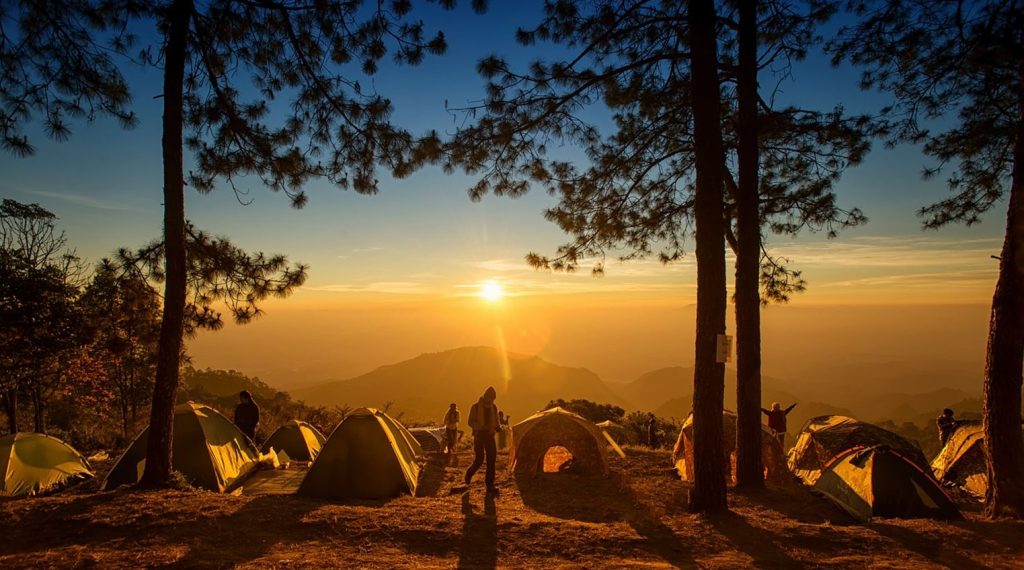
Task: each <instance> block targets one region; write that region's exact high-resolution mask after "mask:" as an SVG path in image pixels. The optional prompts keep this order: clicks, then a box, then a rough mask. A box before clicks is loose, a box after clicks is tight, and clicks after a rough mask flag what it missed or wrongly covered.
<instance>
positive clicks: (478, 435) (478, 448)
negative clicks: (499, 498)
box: [466, 387, 498, 493]
mask: <svg viewBox="0 0 1024 570" xmlns="http://www.w3.org/2000/svg"><path fill="white" fill-rule="evenodd" d="M497 397H498V393H497V392H495V391H494V388H493V387H491V388H487V391H486V392H484V395H483V396H482V397H481V398H480V401H478V402H477V403H475V404H473V407H472V408H470V409H469V427H470V429H472V430H473V454H474V457H473V464H472V465H470V466H469V469H468V470H467V471H466V485H469V482H470V481H471V480H472V479H473V475H474V474H476V472H477V470H478V469H480V466H481V465H482V464H483V462H484V459H485V458H486V459H487V474H486V477H485V481H486V483H487V492H488V493H497V492H498V489H497V487H495V486H494V463H495V461H496V460H497V456H498V449H497V446H496V445H495V442H494V434H495V432H497V431H498V407H497V406H495V405H494V400H495V399H496V398H497Z"/></svg>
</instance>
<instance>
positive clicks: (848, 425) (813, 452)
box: [789, 416, 928, 485]
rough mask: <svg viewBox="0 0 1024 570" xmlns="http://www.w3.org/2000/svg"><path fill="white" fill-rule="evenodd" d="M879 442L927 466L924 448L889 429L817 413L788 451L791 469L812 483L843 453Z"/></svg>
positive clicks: (809, 483)
mask: <svg viewBox="0 0 1024 570" xmlns="http://www.w3.org/2000/svg"><path fill="white" fill-rule="evenodd" d="M876 445H887V446H889V448H890V449H893V450H895V451H896V452H898V453H900V454H901V455H903V456H904V457H906V458H908V459H909V460H910V461H912V462H913V463H914V464H915V465H928V460H927V459H925V457H924V453H923V452H922V451H921V448H919V447H918V446H917V445H915V444H913V443H911V442H909V441H907V440H906V439H904V438H902V437H900V436H899V435H897V434H895V433H893V432H891V431H889V430H887V429H884V428H880V427H878V426H876V425H874V424H869V423H866V422H862V421H859V420H855V419H853V418H848V417H846V416H818V417H815V418H811V419H809V420H807V423H805V424H804V427H803V429H801V430H800V435H799V436H797V440H796V444H794V445H793V448H792V449H790V450H789V469H790V470H791V471H792V472H793V474H795V475H796V476H798V477H800V479H802V480H803V481H804V482H805V483H807V484H808V485H813V484H814V482H815V481H817V479H818V476H819V475H820V474H821V471H822V469H824V468H825V465H827V464H828V463H829V462H831V461H832V459H833V458H835V457H836V456H837V455H839V454H840V453H842V452H844V451H846V450H848V449H851V448H854V447H873V446H876Z"/></svg>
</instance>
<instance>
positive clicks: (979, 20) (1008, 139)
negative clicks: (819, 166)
mask: <svg viewBox="0 0 1024 570" xmlns="http://www.w3.org/2000/svg"><path fill="white" fill-rule="evenodd" d="M850 7H851V9H852V11H853V13H854V16H855V17H856V21H855V23H854V24H852V25H850V26H848V27H846V28H844V29H843V30H841V32H840V33H839V34H838V37H837V38H836V39H835V40H834V41H833V42H832V44H831V49H832V51H833V53H834V58H835V61H836V62H837V63H838V62H840V61H843V60H849V61H852V62H853V63H854V64H857V65H861V66H864V67H865V70H864V72H863V75H862V85H863V87H865V88H879V89H882V90H885V91H887V92H889V93H891V94H892V95H893V98H894V99H893V103H892V106H891V107H890V108H888V109H886V111H887V113H888V114H889V117H890V121H891V122H890V125H889V126H890V131H889V134H890V136H891V139H890V142H893V143H896V142H901V141H909V142H915V143H921V144H922V145H923V150H924V152H925V154H926V155H928V156H931V157H933V158H934V159H935V160H936V161H937V163H938V165H937V166H935V167H933V168H929V169H927V170H926V171H925V174H926V177H932V176H936V175H938V174H939V173H940V172H941V170H942V169H943V168H944V167H946V166H949V165H955V168H954V170H953V171H952V172H951V173H949V174H948V176H947V181H948V184H949V188H950V190H951V191H952V192H953V196H951V197H949V198H947V199H945V200H942V201H940V202H938V203H936V204H933V205H931V206H927V207H925V208H922V209H921V211H920V215H921V216H922V217H923V218H924V227H925V228H929V229H934V228H940V227H942V226H945V225H947V224H952V223H964V224H967V225H973V224H975V223H978V222H980V221H981V215H982V214H983V213H984V212H986V211H989V210H991V209H992V208H993V207H995V206H997V204H998V203H999V202H1000V200H1002V199H1004V197H1007V194H1009V196H1008V201H1007V214H1006V233H1005V238H1004V241H1003V247H1002V252H1001V254H1000V255H999V274H998V278H997V281H996V289H995V294H994V295H993V297H992V312H991V319H990V321H989V335H988V347H987V351H986V361H985V362H986V363H985V384H984V425H985V446H986V449H987V457H988V459H989V464H988V483H989V486H988V493H987V497H986V502H987V511H988V513H989V515H991V516H993V517H996V516H1013V517H1018V518H1019V517H1024V437H1022V435H1021V423H1020V422H1021V388H1022V362H1024V2H1022V1H1021V0H1008V1H998V2H997V1H994V0H993V1H979V2H929V3H918V2H907V1H902V0H877V1H857V2H851V3H850Z"/></svg>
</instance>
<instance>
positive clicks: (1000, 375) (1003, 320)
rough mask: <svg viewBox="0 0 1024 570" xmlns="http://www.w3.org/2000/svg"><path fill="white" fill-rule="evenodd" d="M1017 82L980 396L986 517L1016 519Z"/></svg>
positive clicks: (1019, 371) (1023, 249)
mask: <svg viewBox="0 0 1024 570" xmlns="http://www.w3.org/2000/svg"><path fill="white" fill-rule="evenodd" d="M1019 81H1020V83H1019V92H1018V96H1019V100H1018V107H1017V132H1016V140H1015V141H1014V147H1013V176H1012V179H1011V182H1010V204H1009V208H1008V211H1007V214H1006V238H1005V239H1004V241H1003V251H1002V255H1000V260H999V277H998V279H997V281H996V292H995V295H993V297H992V317H991V319H990V321H989V330H988V353H987V355H986V361H985V396H984V397H985V402H984V405H985V422H984V423H985V447H986V451H987V452H988V457H989V462H988V493H987V497H986V500H987V501H986V502H987V504H988V509H987V510H988V514H989V516H992V517H1003V516H1010V517H1017V518H1020V517H1024V437H1022V436H1021V413H1020V406H1021V385H1022V375H1024V364H1022V363H1024V65H1022V66H1021V72H1020V79H1019Z"/></svg>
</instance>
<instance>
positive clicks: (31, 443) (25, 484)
mask: <svg viewBox="0 0 1024 570" xmlns="http://www.w3.org/2000/svg"><path fill="white" fill-rule="evenodd" d="M0 474H2V475H3V479H2V480H0V497H22V496H27V495H39V494H43V493H49V492H53V491H57V490H60V489H63V488H65V487H69V486H71V485H74V484H76V483H79V482H81V481H84V480H86V479H91V478H92V477H93V472H92V469H91V468H90V467H89V462H88V461H86V460H85V458H84V457H82V456H81V454H79V453H78V452H77V451H75V449H74V448H72V447H71V446H70V445H68V444H66V443H64V442H63V441H61V440H59V439H57V438H55V437H50V436H48V435H44V434H41V433H30V432H18V433H12V434H9V435H6V436H4V437H0Z"/></svg>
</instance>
